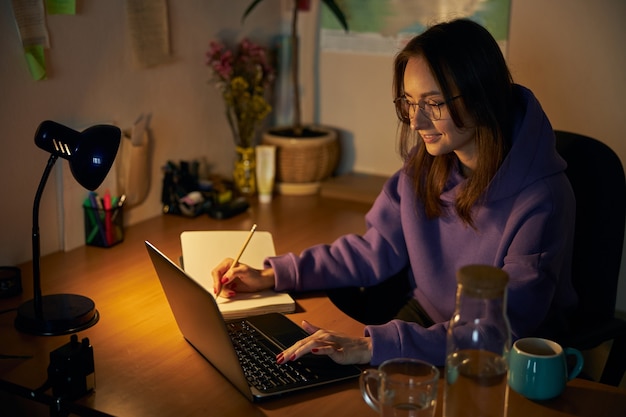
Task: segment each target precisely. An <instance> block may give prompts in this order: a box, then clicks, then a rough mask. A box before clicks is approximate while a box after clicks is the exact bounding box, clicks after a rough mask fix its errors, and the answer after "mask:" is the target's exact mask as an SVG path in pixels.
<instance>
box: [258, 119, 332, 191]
mask: <svg viewBox="0 0 626 417" xmlns="http://www.w3.org/2000/svg"><path fill="white" fill-rule="evenodd" d="M290 131H291V128H284V129H280V128H277V129H271V130H269V131H267V132H265V133H264V134H263V143H264V144H267V145H274V146H276V185H277V189H278V192H279V193H281V194H291V195H307V194H315V193H317V192H318V191H319V188H320V183H321V181H323V180H324V179H326V178H328V177H329V176H330V175H331V174H332V173H333V171H334V170H335V168H336V167H337V163H338V162H339V141H338V139H337V131H336V130H334V129H330V128H326V127H321V126H313V127H307V128H305V132H304V133H305V135H304V136H302V137H294V136H293V135H292V133H290Z"/></svg>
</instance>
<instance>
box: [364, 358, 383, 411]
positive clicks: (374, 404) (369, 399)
mask: <svg viewBox="0 0 626 417" xmlns="http://www.w3.org/2000/svg"><path fill="white" fill-rule="evenodd" d="M382 378H383V375H382V372H380V371H378V370H377V369H365V370H364V371H363V372H362V373H361V377H360V378H359V385H360V388H361V395H363V399H364V400H365V402H366V403H367V405H369V406H370V407H371V408H372V409H373V410H375V411H376V412H377V413H380V400H379V398H378V387H380V383H381V381H382ZM372 385H375V386H376V389H375V390H373V392H372Z"/></svg>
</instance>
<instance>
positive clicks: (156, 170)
mask: <svg viewBox="0 0 626 417" xmlns="http://www.w3.org/2000/svg"><path fill="white" fill-rule="evenodd" d="M77 3H78V5H79V7H80V8H79V13H78V15H76V16H60V15H56V16H48V17H47V24H48V31H49V35H50V39H51V46H52V47H51V49H50V50H48V51H47V56H46V58H47V62H48V69H49V73H50V75H49V78H48V79H47V80H45V81H33V80H32V79H31V77H30V75H29V73H28V70H27V67H26V62H25V60H24V57H23V54H22V52H21V45H20V41H19V36H18V31H17V28H16V24H15V22H14V20H13V12H12V9H11V1H9V0H6V1H1V2H0V56H2V59H1V60H0V91H1V92H2V94H1V97H0V100H1V101H0V126H3V132H2V134H1V135H0V149H2V150H0V189H1V190H2V193H3V196H4V201H5V203H3V204H2V205H0V225H1V227H0V230H1V233H0V265H15V264H17V263H20V262H23V261H26V260H28V259H30V258H31V244H30V236H31V225H32V223H31V221H32V220H31V219H32V217H31V213H32V204H33V197H34V194H35V190H36V188H37V185H38V183H39V180H40V178H41V174H42V172H43V169H44V167H45V164H46V160H47V158H48V155H47V154H46V153H45V152H43V151H42V150H40V149H39V148H37V147H36V146H35V145H34V143H33V137H34V133H35V130H36V128H37V126H38V125H39V123H40V122H41V121H43V120H46V119H51V120H55V121H57V122H60V123H62V124H65V125H67V126H69V127H72V128H75V129H78V130H81V129H82V128H84V127H86V126H89V125H92V124H95V123H100V122H112V123H115V124H117V125H118V126H120V127H121V128H128V127H130V126H132V124H133V122H134V121H135V119H136V118H137V117H138V116H139V114H141V113H151V114H152V121H151V127H152V132H153V135H152V143H153V145H154V146H153V150H152V161H153V163H152V168H151V171H152V175H151V188H150V193H149V195H148V197H147V200H146V202H145V203H144V204H142V205H141V206H138V207H137V208H134V209H132V210H129V211H127V212H126V213H125V214H126V215H127V218H126V221H127V223H129V224H132V223H136V222H138V221H141V220H143V219H146V218H150V217H154V216H156V215H158V214H159V213H160V212H161V209H160V191H161V190H160V181H161V178H162V173H161V166H163V165H164V164H165V162H166V161H167V160H168V159H171V160H173V161H179V160H191V159H194V158H197V157H200V156H202V157H206V159H207V160H208V162H209V163H210V164H212V167H211V168H212V169H213V170H214V171H215V172H218V173H222V174H228V173H229V172H230V171H231V164H232V161H233V156H234V145H233V141H232V135H231V133H230V130H229V128H228V125H227V122H226V119H225V117H224V111H223V102H222V99H221V97H220V95H219V93H218V92H217V91H216V89H215V88H214V86H213V85H212V84H209V83H208V80H209V77H210V74H209V70H208V68H207V67H206V66H205V65H204V59H205V57H204V53H205V51H206V50H207V49H208V44H209V41H210V40H213V39H215V38H217V37H225V38H228V39H234V38H238V37H241V36H244V35H250V36H251V37H253V38H254V39H255V40H258V41H259V42H267V41H269V39H270V38H272V37H274V36H275V35H276V34H277V32H278V31H279V30H280V13H278V10H280V5H281V3H280V0H266V4H265V5H264V7H262V8H258V10H255V12H254V13H253V14H252V15H251V16H249V18H248V19H247V20H246V22H245V24H244V25H242V23H241V16H242V14H243V11H244V10H245V8H246V7H247V5H248V4H249V3H250V2H249V1H248V0H232V1H228V2H227V4H228V5H227V6H225V4H226V2H222V1H206V0H186V1H184V2H179V1H169V2H168V4H169V27H170V33H171V48H172V60H171V62H169V63H167V64H163V65H160V66H157V67H154V68H151V69H140V68H138V66H137V65H136V62H135V60H134V56H133V54H132V51H131V46H130V42H129V39H128V31H127V27H126V23H125V13H124V7H125V1H123V0H116V1H79V2H77ZM63 164H66V162H64V161H61V160H59V162H57V164H56V167H55V168H59V167H62V165H63ZM58 172H60V170H59V171H58ZM55 180H56V178H54V173H53V175H51V177H50V179H49V181H48V184H47V187H46V189H45V192H44V195H43V199H42V203H41V210H40V227H41V247H42V253H43V254H46V253H50V252H53V251H57V250H59V249H61V248H62V239H61V237H62V235H61V231H60V230H59V228H58V227H57V224H58V223H59V221H58V220H59V219H60V218H61V216H60V213H59V210H58V204H57V193H58V191H59V190H58V189H57V186H56V185H57V184H56V181H55ZM85 193H86V192H85ZM81 221H82V220H81Z"/></svg>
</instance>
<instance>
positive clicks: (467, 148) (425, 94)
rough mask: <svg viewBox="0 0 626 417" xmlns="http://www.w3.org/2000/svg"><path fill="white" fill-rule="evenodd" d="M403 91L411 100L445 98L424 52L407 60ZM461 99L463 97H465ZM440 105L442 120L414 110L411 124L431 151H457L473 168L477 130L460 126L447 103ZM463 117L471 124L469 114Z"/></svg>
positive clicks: (435, 153) (434, 100) (465, 121)
mask: <svg viewBox="0 0 626 417" xmlns="http://www.w3.org/2000/svg"><path fill="white" fill-rule="evenodd" d="M404 93H405V95H406V98H407V100H408V101H409V102H410V103H423V102H425V101H433V102H435V103H443V102H444V101H445V99H444V97H443V94H442V93H441V89H440V88H439V85H438V84H437V81H435V77H434V76H433V74H432V72H431V71H430V67H429V66H428V64H427V62H426V60H425V59H424V58H423V57H421V56H417V57H414V58H411V59H409V61H408V62H407V65H406V69H405V71H404ZM459 99H460V100H462V97H460V98H459ZM420 105H422V104H420ZM440 109H441V118H440V119H439V120H430V119H429V118H428V117H426V116H425V115H424V113H423V112H422V111H420V110H417V111H416V112H412V113H411V128H412V129H414V130H417V132H418V133H419V135H420V137H421V138H422V140H423V141H424V144H425V145H426V150H427V151H428V153H429V154H431V155H433V156H437V155H444V154H448V153H450V152H454V153H456V155H457V157H458V158H459V160H460V161H461V164H463V165H464V168H465V169H469V170H474V169H475V168H476V161H477V150H476V144H475V140H474V135H475V130H474V129H473V128H472V127H469V128H458V127H457V126H456V125H455V124H454V121H453V120H452V117H451V116H450V112H449V110H448V105H447V104H443V105H441V106H440ZM463 118H464V120H463V121H464V123H463V124H464V125H465V126H472V124H473V123H472V122H471V120H469V116H467V115H464V116H463ZM466 119H467V120H466Z"/></svg>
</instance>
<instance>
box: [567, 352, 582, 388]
mask: <svg viewBox="0 0 626 417" xmlns="http://www.w3.org/2000/svg"><path fill="white" fill-rule="evenodd" d="M564 352H565V356H566V357H567V356H575V357H576V365H574V368H573V369H572V370H571V371H568V372H567V380H568V381H571V380H572V379H574V378H576V377H577V376H578V374H580V371H582V369H583V365H584V364H585V360H584V359H583V354H582V353H580V351H579V350H578V349H574V348H571V347H568V348H565V349H564Z"/></svg>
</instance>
